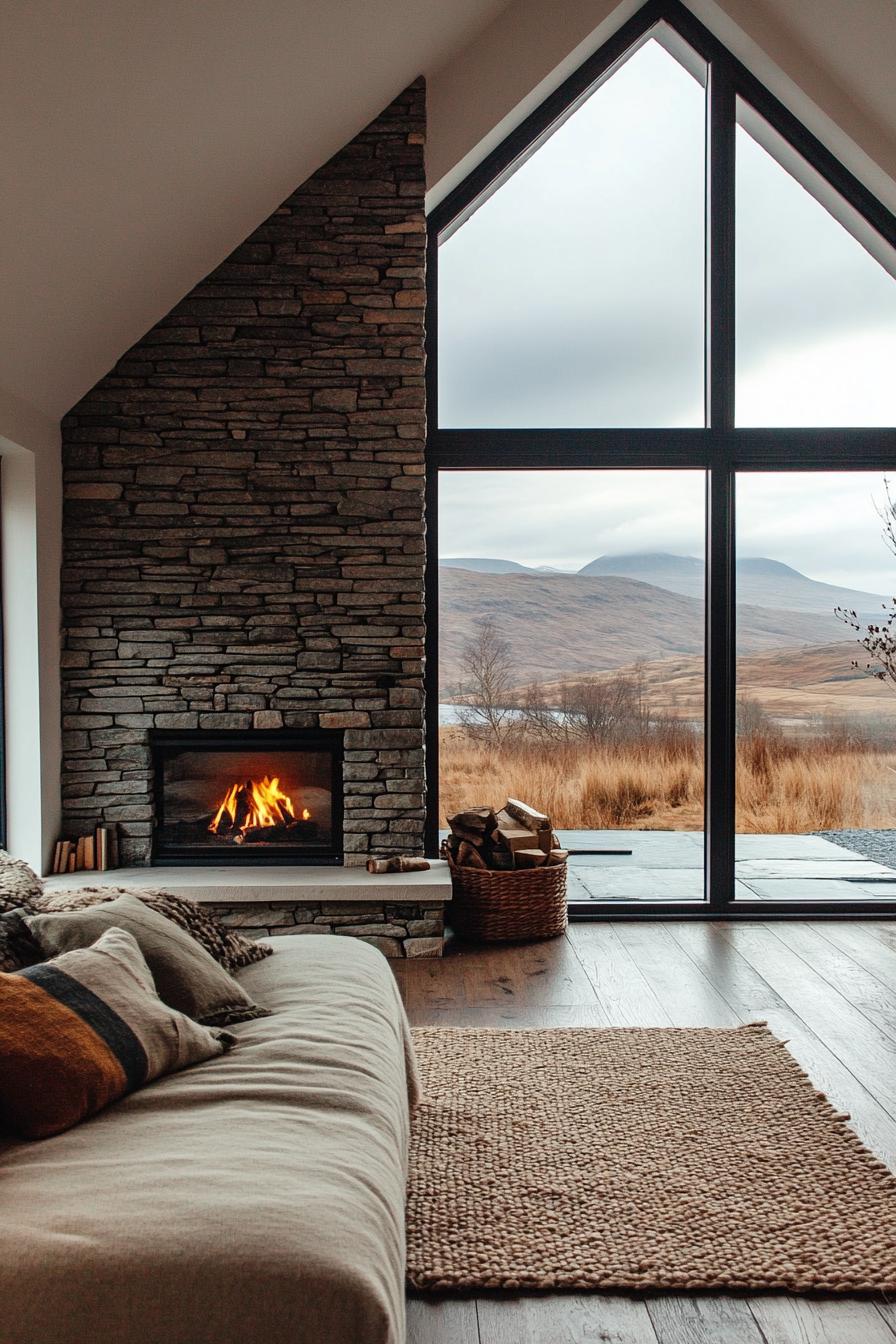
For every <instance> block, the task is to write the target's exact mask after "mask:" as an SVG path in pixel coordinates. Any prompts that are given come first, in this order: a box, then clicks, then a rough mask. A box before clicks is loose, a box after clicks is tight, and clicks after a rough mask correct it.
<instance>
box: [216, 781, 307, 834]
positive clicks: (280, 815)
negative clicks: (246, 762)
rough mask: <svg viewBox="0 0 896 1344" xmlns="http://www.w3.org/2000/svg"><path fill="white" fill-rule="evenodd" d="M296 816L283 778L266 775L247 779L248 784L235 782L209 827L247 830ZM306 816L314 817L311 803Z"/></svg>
mask: <svg viewBox="0 0 896 1344" xmlns="http://www.w3.org/2000/svg"><path fill="white" fill-rule="evenodd" d="M238 817H239V821H237V818H238ZM295 817H296V814H295V812H294V811H293V806H292V799H291V798H290V797H289V795H288V794H285V793H284V792H283V790H282V789H281V788H280V780H279V779H278V778H274V779H269V778H268V776H267V775H265V777H264V779H247V780H246V782H245V783H244V784H231V786H230V788H229V789H228V790H227V792H226V793H225V795H224V798H223V801H222V802H221V805H220V807H219V808H218V810H217V812H216V813H215V818H214V821H212V823H211V825H210V826H209V830H210V831H211V832H212V833H213V834H214V835H217V834H219V832H221V831H222V830H223V831H232V830H236V831H238V832H239V833H240V834H243V833H245V832H246V831H252V830H258V829H262V828H264V827H266V826H284V825H286V824H288V822H289V821H290V820H292V821H295ZM228 820H229V825H228ZM302 820H303V821H310V820H311V813H310V812H309V811H308V809H307V807H306V808H304V810H303V812H302Z"/></svg>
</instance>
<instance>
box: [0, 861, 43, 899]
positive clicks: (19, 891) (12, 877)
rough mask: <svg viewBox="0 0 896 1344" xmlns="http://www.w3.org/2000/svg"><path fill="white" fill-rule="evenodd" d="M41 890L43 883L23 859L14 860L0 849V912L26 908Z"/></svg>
mask: <svg viewBox="0 0 896 1344" xmlns="http://www.w3.org/2000/svg"><path fill="white" fill-rule="evenodd" d="M43 889H44V884H43V882H42V881H41V880H40V878H39V877H38V875H37V873H36V872H34V870H33V869H32V868H29V866H28V864H27V863H26V862H25V860H24V859H14V858H13V857H12V855H11V854H7V852H6V850H5V849H0V912H2V911H5V910H18V909H19V908H20V907H21V906H25V907H28V906H29V905H30V904H31V902H32V900H34V898H35V897H37V896H40V895H41V893H42V892H43Z"/></svg>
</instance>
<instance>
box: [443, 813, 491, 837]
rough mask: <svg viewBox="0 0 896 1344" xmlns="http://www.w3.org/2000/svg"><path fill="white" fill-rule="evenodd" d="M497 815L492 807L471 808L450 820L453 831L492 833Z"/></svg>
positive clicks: (449, 823)
mask: <svg viewBox="0 0 896 1344" xmlns="http://www.w3.org/2000/svg"><path fill="white" fill-rule="evenodd" d="M494 824H495V814H494V812H493V811H492V809H491V808H490V807H469V808H467V809H466V811H464V812H456V813H455V815H454V816H453V817H449V818H448V825H449V826H450V827H451V829H452V831H457V832H458V833H460V832H461V831H477V832H479V831H490V830H492V829H493V828H494Z"/></svg>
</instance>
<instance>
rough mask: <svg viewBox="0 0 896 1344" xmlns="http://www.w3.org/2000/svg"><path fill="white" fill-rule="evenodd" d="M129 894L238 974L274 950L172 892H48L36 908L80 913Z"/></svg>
mask: <svg viewBox="0 0 896 1344" xmlns="http://www.w3.org/2000/svg"><path fill="white" fill-rule="evenodd" d="M128 894H130V895H131V896H136V897H138V898H139V899H140V900H141V901H143V902H144V904H145V905H148V906H150V908H151V909H153V910H158V912H159V914H160V915H164V916H165V918H166V919H172V920H174V923H175V924H179V925H180V927H181V928H182V929H185V930H186V931H187V933H189V934H190V936H191V937H193V938H195V939H196V941H197V943H201V945H202V946H203V947H204V948H205V950H206V952H208V954H209V956H211V957H214V959H215V961H217V962H218V963H219V964H220V965H221V966H223V967H224V969H225V970H227V971H238V970H239V969H240V968H241V967H242V966H250V965H252V963H253V962H256V961H263V960H264V958H265V957H269V956H270V955H271V953H272V952H273V950H274V949H273V948H272V947H263V946H262V944H261V943H256V942H253V940H252V939H251V938H246V937H245V935H244V934H242V933H237V932H236V930H235V929H228V928H227V927H226V925H224V924H222V923H221V921H220V919H218V918H217V917H216V916H215V915H213V914H212V913H211V912H210V911H209V910H208V909H206V907H205V906H202V905H199V904H197V902H196V901H191V900H189V899H188V898H187V897H186V896H175V895H174V893H173V892H170V891H148V890H143V889H142V888H139V887H79V888H78V889H77V890H75V891H56V892H53V891H46V892H44V894H43V896H41V897H39V898H38V899H36V900H34V901H33V902H32V905H33V907H34V909H35V910H80V909H82V907H83V906H85V905H99V904H101V903H102V902H104V901H114V900H115V898H116V896H123V895H128Z"/></svg>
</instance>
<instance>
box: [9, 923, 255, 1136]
mask: <svg viewBox="0 0 896 1344" xmlns="http://www.w3.org/2000/svg"><path fill="white" fill-rule="evenodd" d="M232 1043H233V1037H231V1036H228V1035H227V1033H225V1032H217V1031H209V1030H207V1029H206V1028H205V1027H200V1026H199V1025H198V1024H197V1023H196V1022H191V1021H190V1019H189V1018H187V1017H184V1016H183V1015H182V1014H181V1013H175V1012H172V1011H171V1009H169V1008H167V1007H165V1005H164V1004H163V1003H162V1001H161V1000H160V999H159V997H158V995H157V994H156V992H155V987H154V985H153V982H152V976H151V975H150V973H149V968H148V966H147V964H146V961H145V960H144V958H143V955H142V953H141V952H140V949H139V947H138V946H137V944H136V942H135V940H134V938H133V937H132V936H131V934H129V933H127V932H126V931H125V930H124V929H116V928H112V929H109V930H108V931H107V932H105V933H104V934H103V936H102V937H101V938H100V940H99V941H98V942H97V943H96V944H95V945H94V946H93V947H86V948H79V949H78V950H77V951H74V952H67V953H65V954H64V955H63V956H61V957H59V958H58V959H57V960H55V961H53V962H41V963H40V964H39V965H37V966H29V967H26V968H25V969H24V970H22V971H18V972H16V973H15V974H13V975H6V974H0V1117H2V1119H3V1121H4V1123H5V1124H6V1125H7V1126H8V1127H9V1128H10V1129H11V1130H13V1131H14V1132H15V1133H17V1134H20V1135H21V1136H22V1137H23V1138H26V1139H43V1138H47V1137H49V1136H50V1135H52V1134H60V1133H61V1132H62V1131H63V1130H66V1129H70V1128H71V1126H72V1125H76V1124H77V1123H78V1122H79V1121H80V1120H84V1119H85V1118H86V1117H87V1116H89V1115H93V1114H94V1113H95V1112H96V1111H100V1110H102V1109H103V1108H104V1107H106V1106H108V1105H109V1104H110V1102H113V1101H116V1100H117V1099H118V1098H119V1097H122V1096H124V1094H125V1093H127V1092H133V1091H134V1090H135V1089H136V1088H139V1087H142V1086H143V1084H144V1083H147V1082H149V1081H150V1080H151V1079H153V1078H158V1077H159V1076H160V1075H161V1074H163V1073H170V1072H171V1071H172V1070H175V1069H183V1068H186V1067H187V1066H188V1065H189V1064H196V1063H198V1062H199V1061H200V1060H205V1059H210V1058H211V1057H212V1056H213V1055H219V1054H221V1052H222V1051H223V1050H224V1049H225V1048H226V1047H227V1046H228V1045H230V1044H232Z"/></svg>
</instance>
